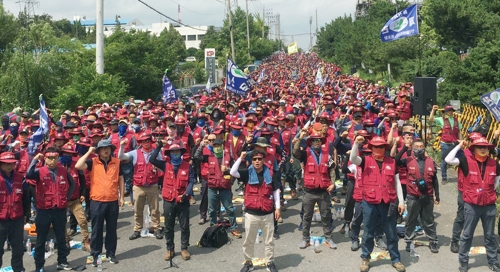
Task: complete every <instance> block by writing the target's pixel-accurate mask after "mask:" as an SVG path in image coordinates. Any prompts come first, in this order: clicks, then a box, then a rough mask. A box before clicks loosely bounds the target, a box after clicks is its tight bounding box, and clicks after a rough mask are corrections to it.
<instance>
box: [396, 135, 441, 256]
mask: <svg viewBox="0 0 500 272" xmlns="http://www.w3.org/2000/svg"><path fill="white" fill-rule="evenodd" d="M412 142H413V143H412ZM404 144H405V146H404V147H403V148H402V149H401V151H400V152H399V153H398V155H397V156H396V163H397V164H398V165H399V166H404V167H405V168H406V169H407V173H408V183H407V184H406V190H407V192H408V194H407V197H406V206H407V209H408V216H407V217H406V225H405V241H406V251H408V252H410V250H411V248H410V243H411V242H412V241H413V239H414V238H415V236H416V235H415V226H416V225H417V218H418V217H419V216H420V222H421V224H422V228H423V229H424V231H425V235H427V237H429V240H430V243H429V248H430V250H431V252H432V253H438V245H437V244H438V238H437V235H436V223H435V222H434V204H436V205H437V204H439V183H438V180H437V176H436V165H435V163H434V161H433V160H432V159H431V158H429V157H428V156H426V155H425V145H424V141H422V140H415V141H413V137H411V136H405V140H404ZM410 146H412V155H411V156H408V157H406V158H401V157H402V156H403V154H405V153H406V152H407V151H408V148H409V147H410ZM434 194H435V195H436V197H435V198H434ZM434 199H435V200H434Z"/></svg>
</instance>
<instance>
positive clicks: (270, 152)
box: [264, 147, 277, 177]
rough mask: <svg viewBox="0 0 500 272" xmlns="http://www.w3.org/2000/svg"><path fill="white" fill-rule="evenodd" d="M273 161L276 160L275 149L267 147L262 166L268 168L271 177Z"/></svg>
mask: <svg viewBox="0 0 500 272" xmlns="http://www.w3.org/2000/svg"><path fill="white" fill-rule="evenodd" d="M275 159H277V156H276V148H274V147H267V150H266V157H265V158H264V164H265V165H266V166H267V168H269V171H270V174H271V177H272V176H273V171H274V160H275Z"/></svg>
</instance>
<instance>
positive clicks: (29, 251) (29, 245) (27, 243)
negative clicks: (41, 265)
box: [26, 238, 31, 254]
mask: <svg viewBox="0 0 500 272" xmlns="http://www.w3.org/2000/svg"><path fill="white" fill-rule="evenodd" d="M26 252H28V254H29V253H31V240H30V239H29V238H28V240H26Z"/></svg>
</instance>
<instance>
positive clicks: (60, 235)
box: [23, 209, 69, 268]
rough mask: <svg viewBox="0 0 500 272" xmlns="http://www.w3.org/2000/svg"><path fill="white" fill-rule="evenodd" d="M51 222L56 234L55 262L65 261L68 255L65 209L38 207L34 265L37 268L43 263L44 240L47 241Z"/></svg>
mask: <svg viewBox="0 0 500 272" xmlns="http://www.w3.org/2000/svg"><path fill="white" fill-rule="evenodd" d="M51 224H52V228H53V230H54V234H55V236H56V241H55V243H56V246H57V263H58V264H60V263H66V262H67V258H66V257H67V256H68V255H69V248H68V247H67V246H66V209H50V210H40V209H39V210H38V213H37V214H36V218H35V225H36V234H37V240H36V244H35V265H36V267H37V268H41V267H43V266H44V265H45V242H46V241H47V235H48V234H49V229H50V225H51ZM23 231H24V229H23Z"/></svg>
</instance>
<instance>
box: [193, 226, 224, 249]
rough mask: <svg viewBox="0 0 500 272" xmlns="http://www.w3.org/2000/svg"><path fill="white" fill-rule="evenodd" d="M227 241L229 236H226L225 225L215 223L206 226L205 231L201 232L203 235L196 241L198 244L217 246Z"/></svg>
mask: <svg viewBox="0 0 500 272" xmlns="http://www.w3.org/2000/svg"><path fill="white" fill-rule="evenodd" d="M228 241H229V238H228V236H227V231H226V226H224V225H217V226H212V227H208V228H207V229H206V230H205V232H203V235H202V236H201V239H200V241H199V242H198V246H199V247H216V248H219V247H221V246H223V245H225V244H227V242H228Z"/></svg>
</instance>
